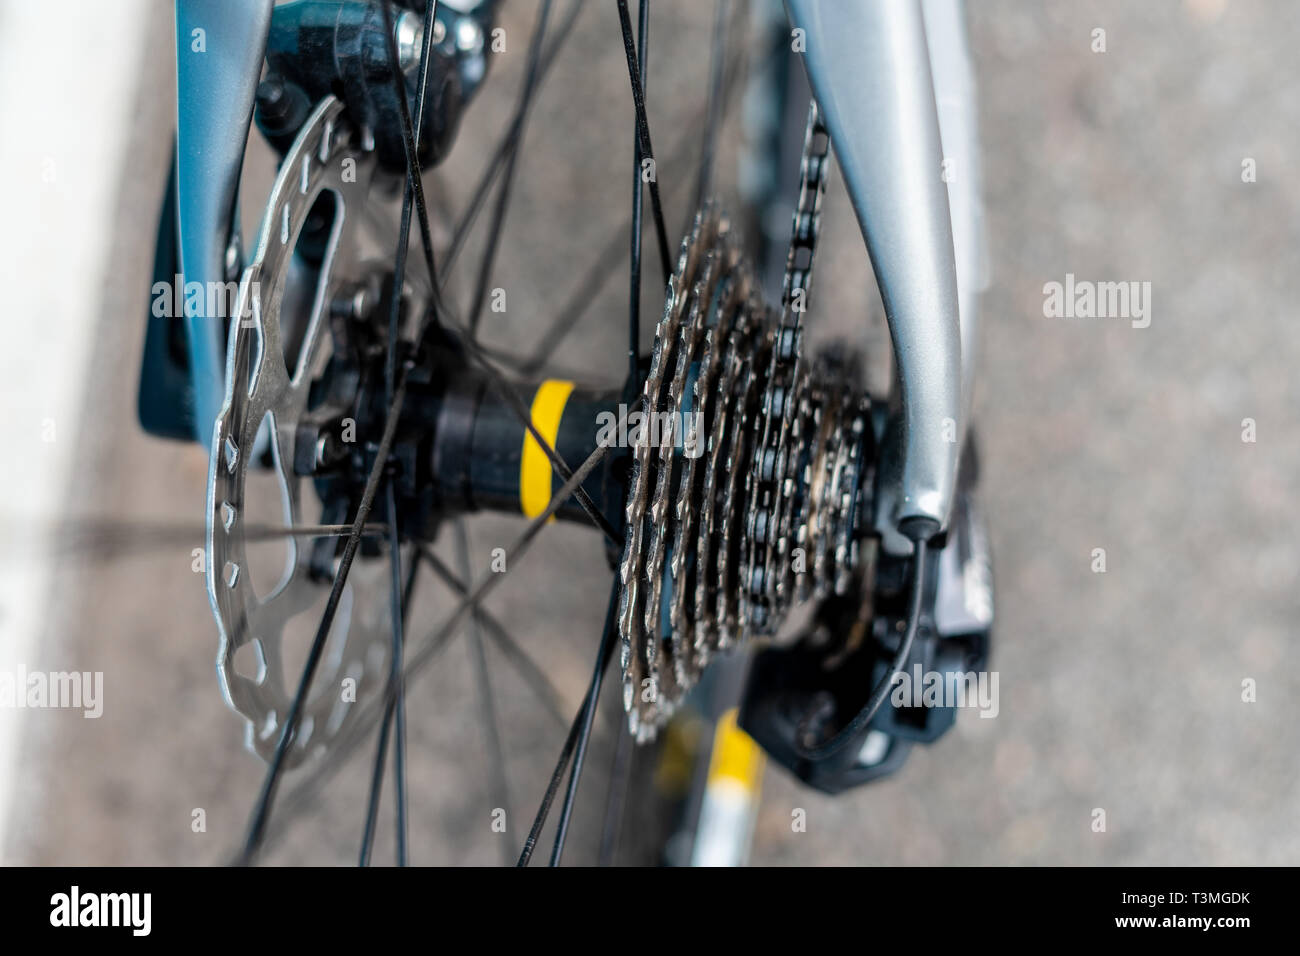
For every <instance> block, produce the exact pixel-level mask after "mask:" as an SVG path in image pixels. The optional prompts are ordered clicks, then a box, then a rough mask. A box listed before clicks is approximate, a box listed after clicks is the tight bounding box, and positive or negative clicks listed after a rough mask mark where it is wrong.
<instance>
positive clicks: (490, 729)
mask: <svg viewBox="0 0 1300 956" xmlns="http://www.w3.org/2000/svg"><path fill="white" fill-rule="evenodd" d="M455 526H456V548H457V550H458V551H459V552H460V559H461V573H463V574H464V575H465V577H466V578H469V577H470V576H471V575H472V574H473V561H472V560H471V558H470V548H469V534H468V533H467V532H466V530H465V519H464V518H457V519H456V521H455ZM479 618H480V612H479V611H478V610H477V609H476V610H475V611H474V613H473V614H471V615H470V619H469V624H468V626H467V628H466V629H467V630H468V632H469V634H468V637H469V646H470V657H471V658H472V661H473V665H474V679H475V683H476V684H477V685H478V699H479V708H480V717H481V722H482V724H483V729H484V731H485V733H486V734H487V742H488V752H489V753H490V754H491V755H492V756H491V759H490V763H491V764H492V766H491V768H490V773H491V777H492V780H491V787H490V789H491V792H492V794H493V796H494V799H495V800H496V803H497V806H498V807H500V808H501V809H502V810H503V811H504V812H505V817H506V819H507V820H513V819H514V817H513V816H512V815H511V813H510V784H509V782H508V781H507V780H506V755H505V749H504V748H503V747H502V745H501V727H500V724H499V723H498V722H497V711H496V706H495V704H494V703H493V700H492V678H491V675H489V673H488V666H487V654H486V653H485V651H484V649H483V636H482V635H481V634H480V633H479ZM500 843H501V850H502V853H503V854H504V860H505V863H506V864H507V865H509V863H510V860H511V858H512V857H511V853H510V844H508V843H507V842H506V841H505V840H501V841H500Z"/></svg>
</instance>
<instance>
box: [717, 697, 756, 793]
mask: <svg viewBox="0 0 1300 956" xmlns="http://www.w3.org/2000/svg"><path fill="white" fill-rule="evenodd" d="M762 779H763V751H762V749H761V748H760V747H759V746H758V744H756V743H754V738H752V737H750V736H749V734H747V733H745V732H744V731H743V730H741V729H740V727H739V726H738V725H737V724H736V708H734V707H733V708H732V709H731V710H729V711H727V712H726V713H725V714H723V715H722V717H721V719H719V720H718V726H717V730H715V731H714V735H713V756H712V757H711V758H710V760H709V787H710V788H711V787H713V785H714V784H717V783H720V782H722V781H723V780H734V781H735V782H737V783H739V784H740V785H741V786H743V787H744V788H745V790H746V791H747V792H748V793H750V794H757V792H758V787H759V784H760V783H761V782H762Z"/></svg>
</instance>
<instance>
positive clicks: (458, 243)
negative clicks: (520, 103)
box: [439, 0, 585, 289]
mask: <svg viewBox="0 0 1300 956" xmlns="http://www.w3.org/2000/svg"><path fill="white" fill-rule="evenodd" d="M584 2H585V0H574V2H573V3H572V4H570V5H569V10H568V12H567V13H566V14H565V15H564V20H563V21H562V22H561V23H560V26H559V29H558V30H557V31H556V38H555V40H554V41H552V43H551V45H550V46H549V47H547V49H546V52H545V53H543V54H542V61H541V65H540V66H539V67H538V70H537V83H538V85H539V86H540V85H541V83H542V81H543V80H544V79H546V74H547V73H548V72H549V71H550V69H551V65H552V64H553V63H554V62H555V58H556V56H557V55H558V54H559V52H560V49H561V47H563V46H564V41H565V40H566V39H567V38H568V36H569V33H570V32H571V28H572V27H573V24H574V23H575V22H576V21H577V19H578V14H579V13H581V12H582V5H583V3H584ZM523 124H524V116H523V115H522V114H519V113H516V114H515V115H514V116H513V117H512V118H511V120H510V126H509V127H507V129H506V133H505V135H504V136H503V137H502V138H501V142H500V143H498V144H497V148H496V150H495V151H494V152H493V154H492V158H491V159H490V160H489V161H488V166H487V169H486V170H484V171H483V176H482V177H481V178H480V179H479V181H478V185H477V186H475V187H474V192H473V193H472V194H471V195H472V198H471V199H470V201H469V205H468V206H467V207H466V208H465V212H464V214H463V215H462V216H461V218H460V221H459V222H458V223H457V224H456V229H455V231H454V232H453V233H452V237H451V245H450V246H449V247H448V249H447V255H446V256H445V257H444V258H443V261H442V276H441V278H440V286H439V287H440V288H442V289H445V288H446V287H447V280H448V278H449V276H450V274H451V269H452V265H453V264H454V263H455V261H456V259H457V258H458V257H459V256H460V253H461V250H463V249H464V248H465V242H466V240H467V239H468V238H469V233H470V229H471V228H473V225H474V222H475V220H476V219H477V218H478V214H479V212H480V211H481V210H482V208H483V205H484V203H486V202H487V195H488V191H489V190H490V189H491V188H492V184H493V183H494V182H496V178H497V175H498V174H499V173H500V172H501V169H502V166H503V165H504V163H505V161H506V156H507V155H508V154H509V153H510V152H511V150H513V149H514V144H515V141H516V139H517V137H518V136H519V134H520V130H522V128H523Z"/></svg>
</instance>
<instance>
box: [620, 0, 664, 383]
mask: <svg viewBox="0 0 1300 956" xmlns="http://www.w3.org/2000/svg"><path fill="white" fill-rule="evenodd" d="M649 32H650V4H649V3H648V2H647V0H641V2H640V5H639V6H638V8H637V57H638V65H637V72H638V73H639V74H640V78H641V79H640V86H641V92H642V95H643V96H644V93H645V86H646V81H647V79H648V77H647V75H646V58H647V57H646V52H647V51H646V47H647V46H648V45H649V44H648V43H647V42H646V41H647V40H648V39H649V36H648V34H649ZM643 156H644V153H643V152H642V150H641V121H640V111H639V110H638V117H637V121H636V123H635V124H634V129H633V131H632V259H631V266H630V268H629V270H628V274H629V282H630V285H631V289H630V291H629V292H628V304H627V337H628V342H627V365H628V368H627V383H626V385H625V386H624V388H623V401H624V403H626V404H631V402H632V400H633V399H634V398H635V397H636V395H637V393H638V392H640V391H641V368H640V359H641V209H642V206H643V204H644V203H643V199H644V197H645V190H644V189H643V188H642V183H641V160H642V157H643ZM655 178H658V173H657V172H656V176H655Z"/></svg>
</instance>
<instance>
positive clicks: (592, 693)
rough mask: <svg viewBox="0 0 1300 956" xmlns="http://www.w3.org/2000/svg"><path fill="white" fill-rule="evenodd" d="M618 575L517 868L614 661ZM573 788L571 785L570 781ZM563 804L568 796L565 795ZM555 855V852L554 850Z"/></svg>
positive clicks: (530, 853) (525, 856)
mask: <svg viewBox="0 0 1300 956" xmlns="http://www.w3.org/2000/svg"><path fill="white" fill-rule="evenodd" d="M618 583H619V582H618V575H615V576H614V581H613V585H612V599H611V602H610V606H609V610H608V611H607V612H606V614H605V629H604V632H603V635H602V637H601V644H600V652H599V654H597V659H596V669H595V675H593V678H592V682H591V684H589V685H588V686H587V693H586V696H584V697H583V699H582V707H581V708H580V709H579V710H578V713H577V715H576V716H575V717H574V718H573V723H572V725H571V726H570V727H569V735H568V737H566V738H565V741H564V747H563V748H561V750H560V758H559V760H557V761H556V762H555V769H554V770H552V771H551V780H550V783H549V784H547V787H546V793H545V794H544V795H543V797H542V803H541V806H539V807H538V808H537V814H536V816H535V817H534V818H533V825H532V828H531V829H530V830H529V831H528V839H527V840H525V841H524V849H523V852H522V853H520V854H519V862H518V864H517V865H518V866H527V865H528V863H529V861H530V860H531V859H532V856H533V850H534V849H535V848H536V847H537V840H538V838H539V837H540V836H541V835H542V827H544V826H545V825H546V818H547V816H549V815H550V812H551V804H552V803H554V802H555V794H556V793H558V792H559V789H560V783H561V782H562V781H563V780H564V771H565V770H567V769H568V766H569V760H570V758H571V757H572V756H573V753H574V750H575V748H576V747H577V744H578V739H579V737H580V736H581V735H582V734H583V732H584V728H585V729H586V732H587V733H590V729H591V728H590V724H589V722H588V719H587V718H588V714H589V712H594V709H595V697H596V695H597V694H599V693H600V676H599V675H601V674H603V673H604V672H605V669H606V668H608V667H609V662H610V661H611V660H613V659H614V645H615V644H617V643H618V641H617V639H616V638H617V632H618V629H617V627H615V626H614V620H615V619H614V615H613V611H614V609H615V608H616V607H617V606H618V605H617V601H618ZM571 786H572V782H571ZM566 802H568V797H567V795H566ZM556 848H557V849H559V850H560V851H562V850H563V842H562V840H560V838H559V837H558V836H557V841H556ZM553 852H554V851H553Z"/></svg>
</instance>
